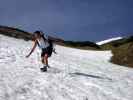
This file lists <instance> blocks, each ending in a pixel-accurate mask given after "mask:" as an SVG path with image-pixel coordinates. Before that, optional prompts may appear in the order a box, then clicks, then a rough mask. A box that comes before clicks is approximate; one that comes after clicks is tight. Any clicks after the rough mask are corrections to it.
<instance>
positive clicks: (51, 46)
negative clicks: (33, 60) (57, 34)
mask: <svg viewBox="0 0 133 100" xmlns="http://www.w3.org/2000/svg"><path fill="white" fill-rule="evenodd" d="M42 38H43V39H44V41H45V40H47V41H48V43H49V46H48V47H47V48H48V50H49V56H51V55H52V52H53V51H54V47H53V41H52V40H51V39H49V38H47V39H46V38H45V37H44V35H42ZM37 45H38V46H39V47H40V44H39V43H38V42H37Z"/></svg>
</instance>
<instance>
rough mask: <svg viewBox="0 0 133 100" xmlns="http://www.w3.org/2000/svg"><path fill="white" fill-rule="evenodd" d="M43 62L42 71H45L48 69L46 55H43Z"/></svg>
mask: <svg viewBox="0 0 133 100" xmlns="http://www.w3.org/2000/svg"><path fill="white" fill-rule="evenodd" d="M42 64H43V65H44V66H43V68H41V71H43V72H45V71H47V62H46V60H45V56H44V57H42Z"/></svg>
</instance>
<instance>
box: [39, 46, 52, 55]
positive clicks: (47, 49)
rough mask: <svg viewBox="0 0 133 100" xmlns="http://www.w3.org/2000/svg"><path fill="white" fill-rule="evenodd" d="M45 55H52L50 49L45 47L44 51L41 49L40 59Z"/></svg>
mask: <svg viewBox="0 0 133 100" xmlns="http://www.w3.org/2000/svg"><path fill="white" fill-rule="evenodd" d="M45 54H47V55H48V57H50V56H51V55H52V50H51V48H50V47H47V48H45V49H42V53H41V57H44V56H45Z"/></svg>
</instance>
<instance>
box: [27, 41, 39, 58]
mask: <svg viewBox="0 0 133 100" xmlns="http://www.w3.org/2000/svg"><path fill="white" fill-rule="evenodd" d="M36 46H37V40H34V45H33V48H32V49H31V51H30V53H29V54H28V55H27V56H26V57H27V58H28V57H29V56H30V55H31V54H32V53H33V51H34V50H35V48H36Z"/></svg>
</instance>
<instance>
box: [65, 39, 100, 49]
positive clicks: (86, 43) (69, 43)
mask: <svg viewBox="0 0 133 100" xmlns="http://www.w3.org/2000/svg"><path fill="white" fill-rule="evenodd" d="M64 46H68V47H73V48H79V49H86V50H99V49H100V47H99V46H98V45H97V44H95V43H93V42H90V41H83V42H79V41H64Z"/></svg>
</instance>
